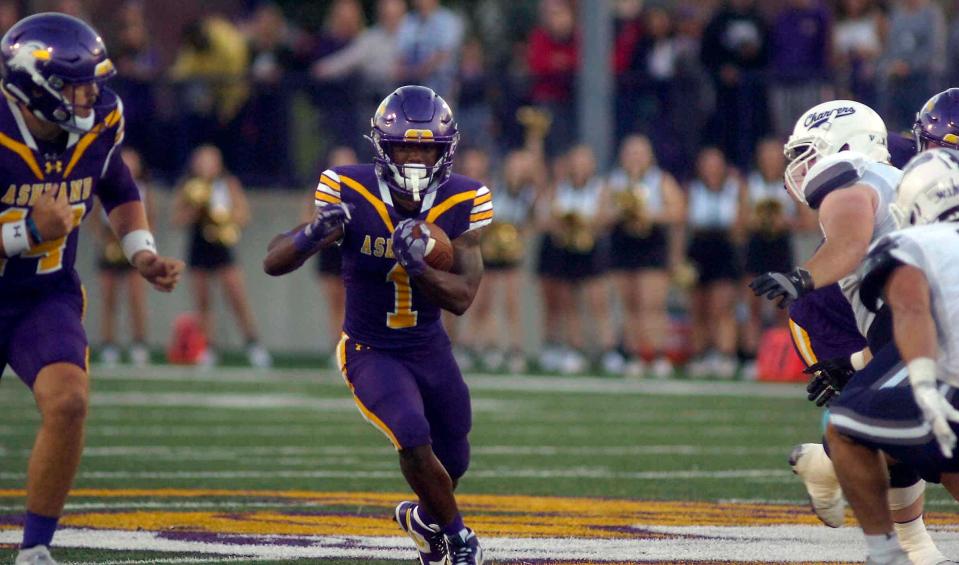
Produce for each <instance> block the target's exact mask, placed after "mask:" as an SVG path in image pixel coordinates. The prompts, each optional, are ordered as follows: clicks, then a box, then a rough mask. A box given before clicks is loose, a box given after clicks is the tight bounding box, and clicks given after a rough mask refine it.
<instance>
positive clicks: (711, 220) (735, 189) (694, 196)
mask: <svg viewBox="0 0 959 565" xmlns="http://www.w3.org/2000/svg"><path fill="white" fill-rule="evenodd" d="M738 212H739V181H738V180H737V179H736V178H735V177H734V176H732V175H730V176H728V177H726V181H725V182H724V183H723V186H722V189H721V190H718V191H717V190H710V189H708V188H706V185H705V184H703V181H701V180H699V179H696V180H694V181H693V182H691V183H689V213H688V219H689V227H690V228H692V229H693V230H694V231H695V230H728V229H732V227H733V225H734V224H735V223H736V214H737V213H738Z"/></svg>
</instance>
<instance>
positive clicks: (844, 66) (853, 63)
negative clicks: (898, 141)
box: [832, 0, 885, 107]
mask: <svg viewBox="0 0 959 565" xmlns="http://www.w3.org/2000/svg"><path fill="white" fill-rule="evenodd" d="M884 21H885V16H883V13H882V11H881V10H880V9H879V7H878V6H877V5H876V2H875V1H874V0H841V1H840V2H839V5H838V7H837V10H836V25H835V26H834V27H833V39H832V43H833V54H834V55H835V68H836V74H835V77H836V86H837V87H838V90H839V96H840V97H841V98H848V99H851V100H858V101H860V102H862V103H863V104H866V105H867V106H870V107H876V74H877V73H876V60H877V59H878V58H879V55H880V54H881V53H882V33H881V30H882V27H883V25H884Z"/></svg>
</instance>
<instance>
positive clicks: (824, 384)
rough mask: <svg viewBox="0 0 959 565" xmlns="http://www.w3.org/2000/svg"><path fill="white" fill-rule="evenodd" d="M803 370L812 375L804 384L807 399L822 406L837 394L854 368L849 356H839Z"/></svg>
mask: <svg viewBox="0 0 959 565" xmlns="http://www.w3.org/2000/svg"><path fill="white" fill-rule="evenodd" d="M803 372H804V373H806V374H807V375H812V376H813V377H812V379H810V381H809V384H808V385H806V392H808V393H809V395H808V398H809V400H810V401H812V402H815V403H816V406H824V405H826V404H828V403H829V401H830V400H832V399H833V397H834V396H836V395H838V394H839V391H841V390H842V389H843V387H845V386H846V383H848V382H849V379H851V378H852V376H853V374H854V373H855V372H856V370H855V369H853V368H852V361H851V360H850V359H849V357H840V358H838V359H826V360H825V361H820V362H819V363H816V364H815V365H811V366H809V367H808V368H807V369H806V370H805V371H803Z"/></svg>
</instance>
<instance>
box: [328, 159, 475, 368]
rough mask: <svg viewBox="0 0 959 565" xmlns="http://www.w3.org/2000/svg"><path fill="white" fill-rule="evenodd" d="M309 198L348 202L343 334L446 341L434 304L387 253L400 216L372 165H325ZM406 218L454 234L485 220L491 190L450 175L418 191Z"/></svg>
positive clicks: (380, 344) (365, 339)
mask: <svg viewBox="0 0 959 565" xmlns="http://www.w3.org/2000/svg"><path fill="white" fill-rule="evenodd" d="M315 197H316V205H317V206H322V205H325V204H337V203H339V202H345V203H348V204H352V205H353V206H354V209H353V212H352V214H353V216H352V220H350V222H349V223H348V224H347V225H346V230H345V234H344V236H343V243H342V245H343V282H344V284H345V285H346V319H345V320H344V323H343V331H344V332H345V333H346V335H348V336H349V337H350V338H351V339H353V340H355V341H356V342H358V343H362V344H364V345H368V346H371V347H375V348H380V349H401V348H407V347H415V346H418V345H422V344H425V343H434V344H435V343H436V342H437V341H440V340H442V341H445V342H447V343H448V342H449V338H448V337H447V336H446V332H445V331H444V330H443V325H442V323H441V322H440V308H439V307H438V306H436V305H435V304H434V303H433V302H431V301H430V300H429V298H427V297H426V296H425V295H424V294H423V293H422V292H420V291H419V290H418V289H417V288H416V287H415V286H413V285H412V284H411V282H410V277H409V275H407V274H406V271H405V270H404V269H403V267H401V266H400V265H399V264H398V263H397V262H396V258H395V257H394V255H393V247H392V234H393V229H394V228H395V226H396V224H397V223H398V222H400V221H401V220H403V219H404V218H406V217H407V216H405V215H403V214H401V213H399V212H398V211H397V210H396V209H395V208H394V206H393V199H392V196H391V194H390V191H389V188H388V187H387V186H386V184H385V183H384V182H382V181H381V180H380V178H379V177H378V176H377V175H376V172H375V170H374V166H373V165H372V164H365V165H350V166H345V167H336V168H334V169H330V170H327V171H324V172H323V174H322V175H321V176H320V182H319V184H318V185H317V188H316V193H315ZM413 217H415V218H417V219H421V220H424V221H427V222H431V223H434V224H436V225H438V226H440V227H441V228H443V231H445V232H446V234H447V235H448V236H449V238H450V240H454V239H456V238H457V237H459V236H460V235H462V234H464V233H466V232H467V231H470V230H474V229H478V228H481V227H483V226H485V225H487V224H489V223H490V222H492V220H493V202H492V194H491V193H490V191H489V189H488V188H487V187H485V186H483V184H482V183H480V182H478V181H475V180H473V179H470V178H467V177H464V176H461V175H455V174H454V175H452V176H451V177H450V179H449V180H448V181H447V182H446V183H445V184H444V185H443V186H442V187H441V188H440V189H439V190H437V191H435V192H432V193H430V194H428V195H426V196H425V197H424V198H423V203H422V207H421V208H420V212H419V213H418V214H416V215H415V216H413Z"/></svg>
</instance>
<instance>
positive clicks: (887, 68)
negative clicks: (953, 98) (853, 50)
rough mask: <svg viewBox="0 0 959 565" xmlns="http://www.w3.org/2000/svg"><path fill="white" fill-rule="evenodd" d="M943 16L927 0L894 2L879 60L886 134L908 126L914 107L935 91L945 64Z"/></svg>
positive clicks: (911, 121) (910, 123)
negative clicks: (884, 45) (887, 130)
mask: <svg viewBox="0 0 959 565" xmlns="http://www.w3.org/2000/svg"><path fill="white" fill-rule="evenodd" d="M945 49H946V29H945V17H944V15H943V13H942V10H941V9H940V8H939V6H938V5H937V4H934V3H933V2H930V0H897V1H896V3H895V5H894V7H893V10H892V13H891V14H890V17H889V33H888V35H887V40H886V48H885V50H884V51H883V54H882V57H881V58H880V60H879V69H880V75H879V94H880V97H881V104H880V107H881V108H882V110H883V114H882V115H883V118H884V119H885V121H886V126H887V128H888V129H889V131H893V132H895V131H904V130H908V129H909V128H910V127H912V123H913V121H915V119H916V111H917V108H920V107H921V106H922V105H923V103H924V102H925V101H926V100H928V99H929V96H931V95H932V94H934V93H935V91H936V90H937V89H938V80H939V78H941V76H942V73H943V70H944V65H945V62H946V53H945Z"/></svg>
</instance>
